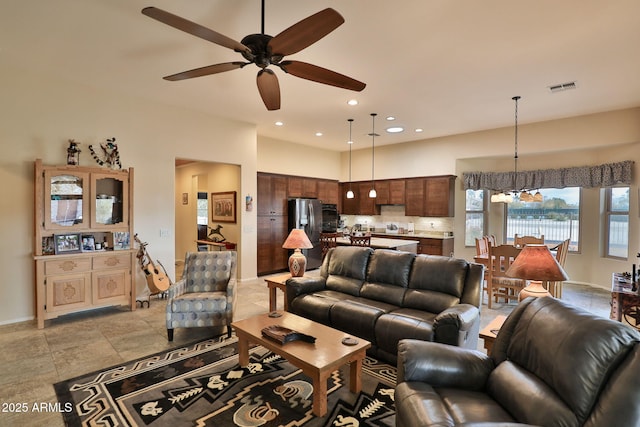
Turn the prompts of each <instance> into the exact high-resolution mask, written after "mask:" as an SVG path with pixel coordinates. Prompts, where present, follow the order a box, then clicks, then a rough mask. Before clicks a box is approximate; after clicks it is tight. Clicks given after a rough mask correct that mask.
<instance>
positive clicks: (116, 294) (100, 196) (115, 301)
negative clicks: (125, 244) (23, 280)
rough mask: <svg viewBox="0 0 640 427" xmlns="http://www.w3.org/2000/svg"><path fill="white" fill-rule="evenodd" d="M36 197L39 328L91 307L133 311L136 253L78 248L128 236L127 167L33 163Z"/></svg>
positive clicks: (130, 206) (129, 177)
mask: <svg viewBox="0 0 640 427" xmlns="http://www.w3.org/2000/svg"><path fill="white" fill-rule="evenodd" d="M34 190H35V212H34V219H35V233H34V236H35V239H34V261H35V289H36V319H37V326H38V328H43V327H44V322H45V320H48V319H53V318H56V317H58V316H60V315H63V314H68V313H73V312H76V311H79V310H86V309H89V308H97V307H104V306H110V305H128V306H130V308H131V309H132V310H133V309H135V307H136V302H135V286H133V282H132V268H133V267H134V265H135V250H132V249H130V248H119V250H109V251H105V250H95V247H93V246H85V245H84V244H83V243H84V240H86V239H91V240H92V241H94V242H102V241H107V240H110V241H113V235H112V233H120V235H121V236H123V235H126V236H128V237H129V238H130V237H131V236H132V235H133V203H132V201H131V197H132V194H133V168H130V169H128V170H109V169H105V168H97V167H96V168H91V167H81V166H75V165H65V166H48V165H43V164H42V161H41V160H40V159H37V160H36V161H35V189H34ZM56 245H58V247H57V248H56ZM116 249H118V248H116Z"/></svg>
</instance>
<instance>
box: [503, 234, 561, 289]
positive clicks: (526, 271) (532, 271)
mask: <svg viewBox="0 0 640 427" xmlns="http://www.w3.org/2000/svg"><path fill="white" fill-rule="evenodd" d="M506 275H507V276H509V277H515V278H518V279H525V280H529V285H528V286H526V287H525V288H524V289H523V290H522V291H520V295H519V297H518V300H519V301H522V300H523V299H525V298H527V297H545V296H550V295H551V294H550V293H549V291H547V290H546V289H545V288H544V286H542V282H561V281H564V280H567V279H568V278H569V276H567V273H566V272H565V271H564V269H563V268H562V266H561V265H560V264H559V263H558V261H557V260H556V259H555V257H554V256H553V254H552V253H551V251H550V250H549V248H548V247H547V246H546V245H533V244H532V245H526V246H525V247H524V248H523V249H522V251H521V252H520V254H519V255H518V256H517V257H516V259H515V261H514V262H513V264H511V266H510V267H509V269H508V270H507V273H506Z"/></svg>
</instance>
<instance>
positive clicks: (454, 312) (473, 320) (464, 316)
mask: <svg viewBox="0 0 640 427" xmlns="http://www.w3.org/2000/svg"><path fill="white" fill-rule="evenodd" d="M479 330H480V310H479V309H478V308H477V307H475V306H473V305H471V304H457V305H454V306H453V307H449V308H447V309H446V310H444V311H443V312H441V313H440V314H438V315H437V316H436V318H435V319H434V321H433V335H434V341H435V342H439V343H443V344H450V345H457V346H459V347H466V348H471V349H475V348H476V345H477V342H478V340H477V337H474V335H477V332H478V331H479Z"/></svg>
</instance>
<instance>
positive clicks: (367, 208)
mask: <svg viewBox="0 0 640 427" xmlns="http://www.w3.org/2000/svg"><path fill="white" fill-rule="evenodd" d="M354 185H355V184H354ZM357 186H358V197H356V201H357V203H358V214H359V215H379V214H380V205H377V204H376V203H377V202H376V200H377V198H376V199H372V198H371V197H369V190H371V181H364V182H358V183H357Z"/></svg>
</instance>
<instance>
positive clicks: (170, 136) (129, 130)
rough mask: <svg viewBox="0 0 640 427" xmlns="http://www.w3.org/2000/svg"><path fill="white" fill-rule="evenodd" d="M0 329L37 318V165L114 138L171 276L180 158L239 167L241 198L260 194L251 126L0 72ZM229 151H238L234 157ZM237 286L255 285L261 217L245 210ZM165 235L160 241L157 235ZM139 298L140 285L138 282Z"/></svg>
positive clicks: (142, 220)
mask: <svg viewBox="0 0 640 427" xmlns="http://www.w3.org/2000/svg"><path fill="white" fill-rule="evenodd" d="M0 92H1V93H2V103H0V117H2V126H0V142H1V144H2V151H3V155H2V159H1V160H0V180H1V182H2V186H1V187H0V191H1V192H2V197H0V200H2V202H1V203H0V215H1V218H2V219H3V220H2V221H1V222H0V233H1V235H2V239H0V253H1V254H2V256H1V257H0V271H2V272H3V277H2V280H1V281H0V295H2V298H0V324H2V323H11V322H16V321H20V320H27V319H31V318H33V316H34V304H35V303H34V284H33V281H34V276H33V260H32V252H33V247H32V246H33V239H32V236H33V206H34V204H33V203H34V198H33V194H34V188H33V162H34V160H35V159H36V158H42V159H43V161H44V163H45V164H64V163H65V161H66V147H67V145H68V144H67V140H68V139H70V138H74V139H76V140H77V141H80V142H82V143H83V145H82V146H81V149H82V153H81V155H80V161H81V164H82V165H95V162H94V161H93V159H92V158H91V156H90V154H89V151H88V148H87V145H88V144H91V143H93V144H97V143H100V142H103V141H104V140H105V138H109V137H112V136H114V137H116V142H117V143H118V146H119V148H120V152H121V159H122V163H123V165H124V166H126V167H130V166H133V167H135V180H134V182H135V183H134V189H135V195H134V203H135V208H134V214H135V224H134V225H135V231H136V232H137V233H139V235H140V237H141V239H143V240H146V241H148V242H149V247H148V249H149V251H150V253H151V254H152V256H153V257H154V258H157V259H159V260H161V262H162V263H163V264H164V265H165V267H167V270H169V274H170V275H171V277H175V276H174V262H173V261H174V259H175V258H176V256H175V235H174V226H175V215H174V211H175V209H174V203H173V200H174V198H175V194H176V193H175V187H174V186H175V182H174V179H175V165H174V162H175V158H176V157H179V158H187V159H189V158H191V159H200V160H203V161H210V162H218V163H229V164H234V165H240V169H241V170H240V177H239V182H240V186H239V187H240V189H241V191H242V193H243V194H244V193H250V194H255V191H256V178H255V176H256V165H257V163H256V158H257V156H256V153H257V152H256V145H257V141H256V132H255V126H253V125H250V124H247V123H241V122H232V121H228V120H223V119H218V118H215V117H211V116H207V115H204V114H201V113H197V112H194V111H187V110H181V109H176V108H172V107H168V106H163V105H159V104H156V103H152V102H148V101H145V100H141V99H137V98H133V97H130V96H127V95H126V94H116V93H112V92H104V91H99V90H95V89H93V88H91V87H84V86H79V85H77V84H74V83H71V82H67V81H65V80H62V79H55V78H53V77H51V76H42V75H36V74H32V73H30V72H28V71H26V70H19V69H12V68H11V67H9V66H7V65H6V64H4V63H3V67H0ZM229 147H234V149H233V150H229ZM238 214H239V215H240V221H241V222H240V224H241V225H242V233H241V237H240V239H239V240H240V241H239V242H238V243H239V244H240V245H241V247H243V248H249V249H248V250H246V251H244V252H243V254H242V255H241V256H242V269H241V271H239V275H240V277H241V278H243V279H246V278H252V277H256V258H255V247H256V216H255V211H254V212H245V211H244V210H239V211H238ZM163 229H164V230H169V236H168V237H160V230H163ZM136 279H137V286H138V288H140V287H142V288H143V287H144V278H143V277H142V275H141V274H140V273H138V274H137V277H136Z"/></svg>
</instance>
